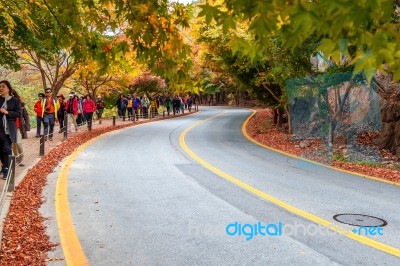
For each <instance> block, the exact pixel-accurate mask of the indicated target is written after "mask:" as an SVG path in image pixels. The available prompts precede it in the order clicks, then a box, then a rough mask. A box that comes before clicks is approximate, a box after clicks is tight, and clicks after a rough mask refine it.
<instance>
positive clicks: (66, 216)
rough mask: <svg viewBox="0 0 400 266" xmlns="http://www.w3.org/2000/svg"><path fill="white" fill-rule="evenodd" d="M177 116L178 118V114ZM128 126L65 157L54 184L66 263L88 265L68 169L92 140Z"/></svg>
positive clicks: (58, 223)
mask: <svg viewBox="0 0 400 266" xmlns="http://www.w3.org/2000/svg"><path fill="white" fill-rule="evenodd" d="M197 113H198V112H194V113H192V114H189V115H194V114H197ZM186 116H188V115H186ZM183 117H185V116H183ZM177 118H179V116H178V117H177ZM161 121H165V120H157V121H152V122H146V123H143V124H140V125H132V126H134V127H139V126H144V125H148V124H152V123H157V122H161ZM129 128H131V127H126V128H121V129H117V130H112V131H110V132H106V133H104V134H101V135H99V136H97V137H95V138H93V139H91V140H89V141H87V142H85V143H84V144H82V145H81V146H79V147H78V148H77V149H76V150H75V151H73V152H72V154H71V155H69V156H68V157H67V160H66V161H65V163H64V164H63V165H62V166H61V169H60V173H59V175H58V178H57V184H56V194H55V209H56V220H57V226H58V232H59V235H60V242H61V247H62V250H63V253H64V257H65V262H66V264H67V265H79V266H81V265H82V266H84V265H89V263H88V260H87V258H86V256H85V253H84V251H83V249H82V246H81V243H80V241H79V238H78V235H77V233H76V230H75V226H74V224H73V221H72V216H71V210H70V208H69V200H68V176H69V171H70V169H71V165H72V163H73V162H74V161H75V160H76V158H77V157H78V156H79V154H80V153H81V152H82V151H83V150H84V149H86V148H87V147H88V146H89V145H91V144H92V143H93V142H95V141H97V140H99V139H101V138H103V137H105V136H108V135H110V134H113V133H115V132H117V131H122V130H127V129H129Z"/></svg>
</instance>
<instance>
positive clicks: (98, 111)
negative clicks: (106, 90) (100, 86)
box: [96, 95, 104, 125]
mask: <svg viewBox="0 0 400 266" xmlns="http://www.w3.org/2000/svg"><path fill="white" fill-rule="evenodd" d="M103 111H104V101H103V98H101V96H100V95H99V96H97V100H96V115H97V120H99V124H100V125H101V118H102V116H103Z"/></svg>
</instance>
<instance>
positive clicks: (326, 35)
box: [199, 0, 400, 80]
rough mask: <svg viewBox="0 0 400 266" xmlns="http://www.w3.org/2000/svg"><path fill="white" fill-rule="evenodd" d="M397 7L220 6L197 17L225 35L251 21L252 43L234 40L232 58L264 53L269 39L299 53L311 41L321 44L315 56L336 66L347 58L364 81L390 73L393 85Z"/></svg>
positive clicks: (397, 67) (209, 6) (398, 75)
mask: <svg viewBox="0 0 400 266" xmlns="http://www.w3.org/2000/svg"><path fill="white" fill-rule="evenodd" d="M203 3H204V1H203ZM398 5H399V3H398V1H393V0H371V1H351V2H349V1H342V2H341V1H339V2H338V1H330V0H322V1H280V0H273V1H257V2H251V1H247V0H238V1H230V0H219V1H207V3H205V4H203V5H200V7H201V8H202V11H201V12H200V14H199V15H200V16H204V17H205V19H206V21H207V23H211V21H215V22H216V23H217V25H221V26H222V28H223V31H224V33H228V32H229V30H231V29H235V28H236V26H237V24H238V23H241V22H242V21H249V23H248V27H247V28H246V31H247V32H249V33H250V34H251V35H252V36H253V38H251V39H245V38H243V37H242V36H240V35H239V34H236V36H235V38H233V40H232V48H233V51H234V52H236V51H237V50H238V49H242V51H243V53H245V54H247V55H249V56H250V57H251V58H254V57H255V56H256V55H257V54H258V53H260V52H262V51H263V47H265V45H266V44H267V43H268V41H269V36H270V34H271V33H275V34H277V35H279V36H280V37H281V38H282V41H283V43H284V44H285V46H286V47H287V48H290V49H293V48H296V47H301V46H302V45H303V44H304V43H305V42H306V41H307V40H308V39H310V38H311V37H313V36H315V37H316V38H318V39H319V38H320V39H321V42H320V45H319V47H318V48H317V50H321V51H323V52H324V54H325V55H331V58H332V60H333V61H335V62H336V63H337V64H338V65H339V62H340V61H341V57H342V56H343V55H344V56H346V57H348V58H350V60H349V64H355V71H356V72H359V71H363V72H364V73H365V75H366V76H367V77H368V80H371V79H372V76H373V75H374V73H375V71H376V70H384V71H389V72H392V73H393V74H394V79H395V80H399V79H400V60H399V59H400V31H399V13H400V12H399V9H398ZM250 42H251V43H250ZM250 44H251V45H250ZM385 66H386V67H385Z"/></svg>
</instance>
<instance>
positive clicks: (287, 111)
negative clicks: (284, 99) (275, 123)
mask: <svg viewBox="0 0 400 266" xmlns="http://www.w3.org/2000/svg"><path fill="white" fill-rule="evenodd" d="M285 112H286V115H287V120H288V131H289V132H288V133H289V134H292V133H293V132H292V121H291V117H290V112H289V109H288V108H287V106H285Z"/></svg>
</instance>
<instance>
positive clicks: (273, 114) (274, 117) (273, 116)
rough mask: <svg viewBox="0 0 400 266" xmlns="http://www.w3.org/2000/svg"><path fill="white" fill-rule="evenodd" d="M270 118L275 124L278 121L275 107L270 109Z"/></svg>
mask: <svg viewBox="0 0 400 266" xmlns="http://www.w3.org/2000/svg"><path fill="white" fill-rule="evenodd" d="M272 119H273V121H272V122H273V123H274V125H276V124H277V123H278V111H277V110H276V108H273V109H272Z"/></svg>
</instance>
